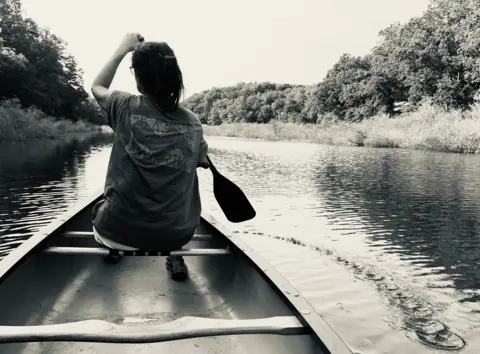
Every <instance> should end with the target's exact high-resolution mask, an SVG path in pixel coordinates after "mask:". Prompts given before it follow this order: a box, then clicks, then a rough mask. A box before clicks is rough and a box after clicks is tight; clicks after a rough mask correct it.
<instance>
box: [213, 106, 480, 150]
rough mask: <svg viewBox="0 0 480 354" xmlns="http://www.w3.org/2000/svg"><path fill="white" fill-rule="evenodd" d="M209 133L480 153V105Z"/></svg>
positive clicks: (243, 126)
mask: <svg viewBox="0 0 480 354" xmlns="http://www.w3.org/2000/svg"><path fill="white" fill-rule="evenodd" d="M204 133H205V135H207V136H208V135H210V136H229V137H243V138H250V139H266V140H296V141H308V142H314V143H319V144H328V145H344V146H368V147H378V148H385V147H388V148H405V149H421V150H433V151H442V152H457V153H479V152H480V106H475V107H473V108H472V109H471V110H470V111H468V112H463V113H462V112H460V111H449V112H446V111H443V110H442V109H440V108H437V107H434V106H430V105H424V106H422V107H420V108H419V110H418V111H416V112H413V113H408V114H403V115H401V116H399V117H397V118H389V117H387V116H377V117H374V118H372V119H368V120H365V121H362V122H359V123H345V122H336V123H335V122H334V123H332V122H330V123H320V124H294V123H282V122H278V121H273V122H270V123H269V124H252V123H229V124H222V125H219V126H204Z"/></svg>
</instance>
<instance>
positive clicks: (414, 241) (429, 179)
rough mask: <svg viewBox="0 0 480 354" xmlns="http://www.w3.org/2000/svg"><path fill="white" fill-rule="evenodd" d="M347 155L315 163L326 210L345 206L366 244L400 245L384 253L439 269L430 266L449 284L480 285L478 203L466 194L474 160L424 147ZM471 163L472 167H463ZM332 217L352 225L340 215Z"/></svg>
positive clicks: (330, 211)
mask: <svg viewBox="0 0 480 354" xmlns="http://www.w3.org/2000/svg"><path fill="white" fill-rule="evenodd" d="M352 153H353V154H355V156H341V155H340V156H339V155H336V156H331V157H327V161H323V162H322V163H321V167H320V169H319V172H318V182H317V185H318V188H319V189H320V192H321V194H322V199H324V200H325V202H326V205H327V210H326V213H327V214H331V215H332V216H335V214H337V213H339V212H343V211H345V210H351V211H352V213H351V215H352V216H360V217H361V218H363V219H364V220H366V221H367V222H368V224H369V225H371V227H368V229H364V230H363V231H364V232H365V233H366V234H367V235H368V236H369V239H370V240H371V241H372V242H373V243H375V242H376V241H380V242H384V241H387V242H388V244H389V245H393V246H400V247H398V248H392V247H388V246H387V247H385V251H387V252H392V253H397V254H400V255H402V256H403V257H405V258H408V259H410V260H411V261H412V262H415V263H416V264H417V265H418V266H422V267H426V268H430V267H444V268H445V269H441V268H439V269H440V270H435V271H438V272H439V273H440V274H447V275H449V278H451V279H452V280H453V281H454V282H455V287H456V288H457V289H467V288H470V289H471V288H480V286H479V284H480V270H479V266H478V264H479V262H480V233H479V221H478V215H479V214H480V206H479V203H478V199H477V198H478V197H477V196H476V194H475V193H474V191H475V190H476V188H477V186H478V183H477V185H475V177H476V176H475V174H476V173H477V172H478V170H479V169H480V161H479V160H478V159H477V160H472V157H470V156H461V155H446V154H435V153H425V152H397V151H394V152H392V151H385V150H378V151H376V152H372V151H371V150H369V151H368V152H367V151H352ZM367 154H368V155H367ZM472 162H473V164H475V166H474V167H475V168H473V169H472V168H470V169H467V167H472V166H470V165H471V163H472ZM345 216H346V218H345ZM335 220H337V221H336V223H338V224H342V227H343V226H348V225H350V226H352V225H351V224H349V222H348V214H342V215H341V216H339V217H338V219H337V218H336V219H335ZM352 228H353V226H352ZM382 230H383V231H385V232H381V231H382ZM418 256H427V257H428V258H429V260H430V261H428V260H423V261H422V260H418V259H417V260H415V258H416V257H417V258H418ZM427 262H428V263H427Z"/></svg>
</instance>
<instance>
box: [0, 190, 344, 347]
mask: <svg viewBox="0 0 480 354" xmlns="http://www.w3.org/2000/svg"><path fill="white" fill-rule="evenodd" d="M102 196H103V189H102V190H99V191H97V192H95V193H92V194H91V196H90V197H87V198H85V200H83V201H80V202H79V203H77V204H75V205H74V206H72V207H71V208H70V209H68V210H67V211H65V212H64V213H62V214H60V215H59V216H58V217H56V218H55V219H53V220H52V221H51V222H50V223H49V224H48V225H45V226H44V227H42V228H41V229H40V230H39V231H37V232H36V233H35V234H34V235H32V236H31V237H30V238H29V239H27V240H26V241H25V242H24V243H23V244H22V245H20V246H19V247H17V248H16V249H14V250H13V251H12V252H11V253H10V254H9V255H7V256H6V257H5V258H4V259H3V260H1V261H0V285H1V283H2V282H3V281H5V280H6V278H7V277H8V276H9V275H10V274H11V273H12V272H13V271H14V270H15V269H16V268H17V267H18V266H20V265H21V264H22V263H23V262H24V261H26V260H27V259H28V256H29V255H30V254H32V253H33V252H36V251H37V250H38V249H39V248H41V247H42V246H43V244H44V243H45V241H46V240H47V239H48V238H49V237H50V236H52V235H54V234H57V233H58V232H59V230H60V229H61V228H62V227H63V226H64V225H65V224H66V223H67V222H68V221H69V220H71V219H73V218H74V217H75V216H76V215H77V214H78V213H80V212H81V211H82V210H84V209H85V208H88V207H90V206H91V205H92V204H94V203H96V202H97V201H98V199H100V198H101V197H102ZM202 219H203V221H204V222H206V223H207V224H208V225H209V226H211V227H212V228H213V229H214V231H216V232H218V233H219V234H220V235H223V236H224V237H225V238H226V239H227V240H228V241H229V242H230V244H231V246H232V251H233V253H235V250H237V251H238V252H236V253H238V254H240V255H241V256H244V257H245V258H246V260H247V261H248V263H250V264H251V265H252V266H253V267H255V268H256V269H257V271H258V272H259V274H260V275H261V276H262V277H263V278H264V279H265V281H267V283H268V284H269V285H270V286H271V287H272V289H273V290H274V291H275V292H276V293H277V294H278V295H279V296H280V297H281V298H282V299H283V300H284V302H285V303H286V304H287V305H288V306H289V307H290V308H291V310H292V311H293V312H294V313H295V316H296V317H297V318H298V320H299V321H300V322H301V323H302V324H303V325H304V326H305V328H306V330H307V332H308V333H309V334H310V335H312V336H313V338H315V339H316V341H317V342H318V344H319V345H320V346H321V347H323V349H324V350H326V351H327V352H329V353H332V354H352V351H351V350H350V349H349V348H348V346H347V345H346V344H345V342H344V341H343V340H342V339H341V338H340V337H339V336H338V335H337V333H336V332H335V331H334V330H333V329H332V328H331V327H330V326H329V325H328V324H327V323H326V322H325V320H324V319H323V318H322V316H321V315H320V314H318V313H317V312H316V311H315V309H314V308H313V307H312V306H311V305H310V304H309V303H308V301H307V300H306V299H305V298H304V297H303V296H302V295H300V294H299V292H298V291H297V290H296V289H295V288H294V287H293V286H292V285H291V284H290V283H289V282H288V281H287V280H286V279H285V278H284V277H283V276H282V275H281V274H280V273H279V272H278V271H277V270H276V269H275V268H274V267H273V266H272V265H271V264H270V263H269V262H267V261H266V260H265V259H263V257H261V256H260V255H259V253H258V252H256V251H255V250H254V249H252V248H251V247H249V246H248V245H247V244H246V243H245V242H244V241H243V240H242V239H241V238H240V237H239V236H238V235H236V234H234V233H233V232H231V231H230V230H229V229H228V228H227V227H226V226H224V225H223V224H221V223H220V222H219V221H218V220H216V219H215V218H214V217H213V216H212V215H210V214H208V213H206V212H202Z"/></svg>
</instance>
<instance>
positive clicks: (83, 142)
mask: <svg viewBox="0 0 480 354" xmlns="http://www.w3.org/2000/svg"><path fill="white" fill-rule="evenodd" d="M111 141H112V136H111V135H106V134H85V135H80V136H72V137H68V138H64V139H61V140H51V141H48V140H43V141H31V142H26V143H9V144H0V236H1V237H2V240H3V241H4V243H5V242H6V241H5V240H7V241H8V240H10V238H12V239H16V238H18V237H21V235H24V236H27V235H28V234H30V233H31V231H32V229H33V228H35V227H34V226H35V225H38V224H41V222H42V221H45V220H48V218H49V217H51V215H50V214H52V212H55V211H56V210H62V209H64V208H65V207H67V206H68V202H70V201H72V200H75V198H77V197H78V194H79V192H80V191H79V190H78V179H77V175H78V173H79V170H80V169H81V168H83V167H84V165H85V161H86V159H87V158H88V156H89V154H90V152H91V150H92V148H93V147H95V146H99V145H104V144H109V143H111ZM19 221H21V222H22V223H21V224H20V223H19ZM0 256H1V249H0Z"/></svg>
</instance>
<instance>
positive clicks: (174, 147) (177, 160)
mask: <svg viewBox="0 0 480 354" xmlns="http://www.w3.org/2000/svg"><path fill="white" fill-rule="evenodd" d="M130 123H131V127H132V132H131V134H130V141H129V143H128V145H127V146H126V151H127V153H128V154H129V155H130V156H132V157H133V158H135V159H137V161H138V162H140V163H142V164H146V165H162V166H168V167H172V168H175V169H182V170H188V171H191V170H192V169H194V168H196V164H195V163H194V161H193V160H194V156H195V153H194V150H195V131H194V128H193V127H191V126H185V125H181V124H174V123H170V122H165V121H161V120H159V119H155V118H149V117H145V116H141V115H136V114H132V115H131V116H130Z"/></svg>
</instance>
